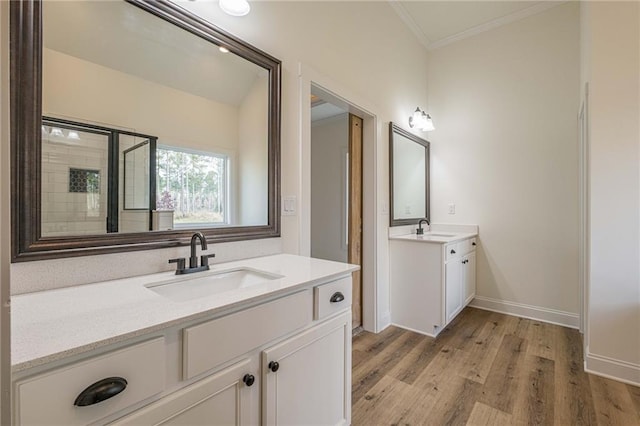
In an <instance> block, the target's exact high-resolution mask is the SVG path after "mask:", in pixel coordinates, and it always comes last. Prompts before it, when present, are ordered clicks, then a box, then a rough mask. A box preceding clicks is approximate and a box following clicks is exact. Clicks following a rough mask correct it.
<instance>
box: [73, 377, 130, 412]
mask: <svg viewBox="0 0 640 426" xmlns="http://www.w3.org/2000/svg"><path fill="white" fill-rule="evenodd" d="M126 387H127V381H126V380H125V379H123V378H122V377H108V378H106V379H102V380H100V381H98V382H95V383H94V384H92V385H91V386H89V387H88V388H86V389H85V390H83V391H82V392H80V395H78V397H77V398H76V400H75V402H74V403H73V405H75V406H78V407H86V406H87V405H93V404H97V403H99V402H102V401H104V400H106V399H109V398H112V397H114V396H116V395H117V394H119V393H120V392H122V391H123V390H125V388H126Z"/></svg>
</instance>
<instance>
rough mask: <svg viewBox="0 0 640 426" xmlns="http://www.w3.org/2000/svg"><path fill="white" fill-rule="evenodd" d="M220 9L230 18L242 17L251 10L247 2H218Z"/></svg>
mask: <svg viewBox="0 0 640 426" xmlns="http://www.w3.org/2000/svg"><path fill="white" fill-rule="evenodd" d="M218 4H219V5H220V9H222V10H223V11H224V12H225V13H226V14H228V15H231V16H244V15H246V14H247V13H249V11H250V10H251V6H250V5H249V2H248V1H247V0H220V2H219V3H218Z"/></svg>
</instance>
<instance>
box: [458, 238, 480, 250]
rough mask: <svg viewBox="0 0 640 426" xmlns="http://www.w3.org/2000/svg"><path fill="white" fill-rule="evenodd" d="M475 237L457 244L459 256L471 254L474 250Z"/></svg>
mask: <svg viewBox="0 0 640 426" xmlns="http://www.w3.org/2000/svg"><path fill="white" fill-rule="evenodd" d="M476 244H477V242H476V237H473V238H469V239H467V240H464V241H461V242H459V243H458V247H459V248H460V254H467V253H471V252H472V251H475V250H476Z"/></svg>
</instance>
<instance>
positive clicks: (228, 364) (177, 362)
mask: <svg viewBox="0 0 640 426" xmlns="http://www.w3.org/2000/svg"><path fill="white" fill-rule="evenodd" d="M357 268H358V267H357V266H354V265H348V264H342V263H336V262H329V261H324V260H318V259H311V258H306V257H300V256H293V255H284V254H282V255H275V256H268V257H264V258H256V259H247V260H243V261H237V262H230V263H227V264H218V265H215V266H214V267H212V270H211V271H209V272H202V273H197V274H193V275H194V276H193V277H188V278H194V279H196V281H197V280H201V279H202V280H205V281H206V280H207V279H210V278H211V279H215V278H216V277H225V274H227V275H226V278H223V279H222V280H221V281H220V283H218V284H224V285H229V286H230V287H234V288H233V289H226V290H225V289H220V290H219V291H217V292H216V294H206V290H194V291H195V292H196V293H192V294H190V293H189V292H186V293H185V292H184V291H181V290H180V286H185V285H189V282H182V281H181V280H182V279H188V278H176V277H175V276H174V275H173V273H172V272H166V273H161V274H153V275H148V276H142V277H134V278H129V279H122V280H115V281H110V282H104V283H98V284H89V285H84V286H78V287H73V288H66V289H60V290H51V291H45V292H39V293H32V294H26V295H19V296H16V297H15V298H13V301H12V311H13V312H12V314H13V318H12V319H13V321H12V327H13V329H12V334H13V336H12V350H13V353H12V355H13V360H12V361H13V378H14V385H13V390H14V423H15V424H65V425H75V424H119V425H120V424H121V425H125V424H131V425H141V424H203V422H206V423H207V424H236V425H248V424H266V425H275V424H308V423H311V422H315V423H318V422H319V423H322V424H349V423H350V411H351V398H350V395H351V312H350V306H351V273H352V272H353V271H355V270H356V269H357ZM236 276H237V277H238V278H237V279H238V280H239V281H238V282H236V283H235V284H234V283H233V280H234V279H235V278H233V277H236ZM229 277H232V278H231V279H230V278H229ZM176 280H177V281H176ZM252 280H254V281H255V282H253V281H252ZM194 282H195V281H194ZM158 283H160V285H158ZM239 283H240V284H239ZM163 287H164V288H163ZM202 291H205V293H202Z"/></svg>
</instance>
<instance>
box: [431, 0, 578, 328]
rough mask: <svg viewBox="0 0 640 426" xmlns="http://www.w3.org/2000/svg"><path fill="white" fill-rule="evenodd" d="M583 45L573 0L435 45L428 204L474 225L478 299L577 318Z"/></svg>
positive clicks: (449, 219) (560, 318)
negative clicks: (477, 234)
mask: <svg viewBox="0 0 640 426" xmlns="http://www.w3.org/2000/svg"><path fill="white" fill-rule="evenodd" d="M579 47H580V46H579V6H578V4H577V3H575V2H571V3H566V4H563V5H561V6H558V7H555V8H552V9H550V10H547V11H545V12H543V13H540V14H538V15H534V16H530V17H528V18H525V19H523V20H520V21H517V22H514V23H511V24H508V25H505V26H503V27H500V28H496V29H493V30H490V31H487V32H484V33H481V34H479V35H477V36H474V37H471V38H468V39H465V40H462V41H458V42H456V43H453V44H451V45H448V46H445V47H442V48H440V49H437V50H434V51H432V52H430V58H429V59H430V60H429V67H428V71H427V77H428V87H429V107H428V109H427V111H428V112H429V113H430V114H431V115H432V117H433V119H434V124H435V126H436V130H435V131H433V132H430V133H429V134H428V136H427V139H429V140H430V141H431V162H432V174H431V215H432V217H433V221H434V222H437V223H442V222H444V223H462V224H464V223H477V224H478V225H479V228H480V247H479V251H478V266H477V274H478V278H477V279H478V295H479V298H478V300H476V302H475V303H476V304H479V305H482V304H483V303H484V304H487V303H493V307H494V308H495V307H496V306H498V307H499V308H500V309H503V310H509V309H511V310H513V309H518V310H519V313H521V314H528V315H531V316H534V317H538V318H541V319H547V320H551V321H556V322H561V323H565V324H568V325H573V326H577V313H578V270H577V268H578V248H577V247H578V208H577V191H578V180H577V179H578V172H577V164H578V163H577V124H576V123H577V119H576V117H577V111H578V106H579V76H580V75H579V72H580V62H579ZM450 203H453V204H455V205H456V214H455V215H449V214H448V212H447V206H448V204H450ZM482 298H485V300H484V301H483V300H481V299H482ZM522 305H525V306H522Z"/></svg>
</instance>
